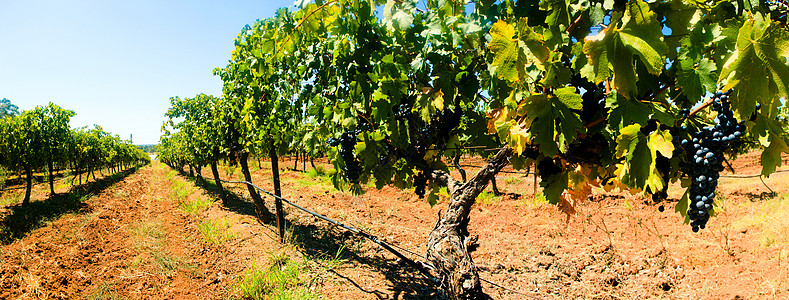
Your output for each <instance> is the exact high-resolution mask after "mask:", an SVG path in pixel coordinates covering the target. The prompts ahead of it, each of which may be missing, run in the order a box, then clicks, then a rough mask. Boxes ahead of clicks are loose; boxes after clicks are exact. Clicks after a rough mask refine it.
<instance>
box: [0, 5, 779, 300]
mask: <svg viewBox="0 0 789 300" xmlns="http://www.w3.org/2000/svg"><path fill="white" fill-rule="evenodd" d="M296 2H297V3H296V4H295V7H294V8H290V9H287V8H286V9H280V10H278V11H277V12H276V14H275V15H274V16H268V17H266V18H263V19H259V20H257V21H256V22H254V23H252V24H250V25H246V26H245V27H244V28H242V30H241V31H240V32H239V33H238V35H237V37H236V39H235V40H234V41H233V45H234V49H233V51H232V52H231V53H230V57H229V60H228V62H227V65H226V66H223V67H219V68H216V69H214V70H213V74H214V75H215V76H217V77H218V78H221V80H222V82H223V89H222V95H219V96H217V95H208V94H198V95H195V96H188V97H181V96H175V97H172V98H170V99H169V104H170V105H169V108H168V110H167V112H166V114H165V117H166V118H167V121H165V122H164V124H163V125H162V136H161V139H160V144H159V145H158V146H157V147H156V150H158V153H157V159H156V161H154V162H153V164H150V165H148V163H149V162H150V160H149V159H148V155H147V154H145V153H144V152H143V151H142V150H140V149H138V148H136V147H134V146H133V145H131V143H130V142H126V141H122V140H120V138H118V137H117V136H113V135H111V134H109V133H106V132H104V131H103V130H102V128H101V127H98V126H96V127H95V128H92V129H86V128H80V129H71V128H70V126H69V118H70V117H72V116H73V115H74V112H72V111H69V110H64V109H62V108H60V107H58V106H56V105H54V104H50V105H49V106H46V107H38V108H36V109H33V110H29V111H23V112H21V113H18V112H17V111H16V109H15V108H14V107H12V106H9V105H8V104H10V102H9V101H8V100H6V99H4V102H3V105H4V106H2V108H3V109H2V111H0V112H3V115H2V123H0V134H2V137H3V139H2V141H0V154H1V156H0V165H2V166H3V170H4V173H7V174H11V176H8V178H9V179H7V180H4V181H5V184H6V185H9V186H11V187H12V188H11V191H10V192H6V191H4V192H3V194H2V196H3V198H6V197H8V198H13V199H12V200H9V202H8V203H6V202H5V201H3V203H5V205H6V206H8V207H10V208H9V209H6V211H5V212H4V213H5V219H4V220H5V221H4V223H3V227H2V228H0V229H2V231H0V233H2V234H3V236H2V240H3V241H4V242H6V243H8V244H9V246H8V248H7V249H3V252H2V255H3V258H2V261H3V262H4V265H7V266H12V267H9V268H4V269H3V270H0V284H2V286H3V288H4V290H5V292H4V293H6V294H4V295H0V296H3V297H21V298H26V297H38V298H49V297H55V298H71V297H72V296H73V295H76V294H78V293H79V292H80V291H90V292H92V293H93V294H92V295H93V296H92V297H94V298H115V297H134V298H140V297H142V298H172V297H180V296H184V297H187V298H225V297H238V298H245V299H248V298H253V299H290V298H297V299H312V298H320V297H327V298H332V299H335V298H337V299H345V298H358V297H361V298H387V299H388V298H395V299H397V298H428V299H434V298H446V299H489V298H510V299H523V298H536V299H553V298H566V299H575V298H597V299H619V298H653V297H654V298H691V297H692V298H712V299H719V298H736V299H739V298H742V297H745V298H762V297H765V298H785V297H789V286H787V284H786V282H789V277H788V276H789V274H787V272H786V271H785V270H786V269H787V268H786V267H785V264H786V258H787V257H789V232H787V228H789V223H787V221H786V219H787V218H786V217H787V215H786V213H785V211H786V208H787V207H786V206H787V205H788V204H787V199H789V198H787V197H788V196H787V185H786V184H785V182H786V181H785V179H786V171H787V170H786V169H782V168H781V167H782V166H784V165H785V164H786V163H787V162H789V161H787V154H789V144H788V143H789V136H788V135H787V130H788V129H789V118H787V112H789V109H787V107H788V106H787V104H786V98H787V97H789V62H788V61H787V60H788V59H789V30H787V28H786V24H787V13H789V5H787V4H786V3H784V2H781V1H763V2H760V1H751V2H747V3H744V2H742V1H737V2H724V1H717V2H713V1H709V2H698V1H689V2H683V1H654V2H646V1H641V0H629V1H624V0H615V1H602V2H595V1H509V0H508V1H485V0H479V1H446V0H426V1H416V0H407V1H400V0H389V1H384V0H369V1H351V0H332V1H322V0H321V1H315V2H312V1H296ZM6 115H7V116H6ZM291 163H292V164H293V165H292V166H291V165H290V164H291ZM105 169H106V170H107V172H108V174H109V175H107V176H106V177H104V176H103V174H102V170H105ZM208 169H210V171H209V170H208ZM97 171H98V172H99V173H100V175H102V176H103V178H100V179H97V178H96V176H95V173H96V172H97ZM41 173H44V176H43V177H44V178H46V180H47V181H48V183H49V185H48V186H49V196H48V198H47V196H44V195H45V194H46V193H42V192H41V191H38V192H35V191H34V190H36V189H37V187H36V186H35V185H34V184H33V182H34V181H41V180H39V179H37V178H38V177H37V174H41ZM58 174H61V175H58ZM83 174H85V175H86V176H85V183H84V184H83V180H82V175H83ZM112 174H114V175H112ZM91 175H92V178H93V181H92V182H91V181H89V179H90V176H91ZM58 176H63V177H66V178H69V177H70V178H71V180H70V182H69V183H68V186H69V187H70V189H68V190H67V191H66V192H61V193H60V194H58V193H56V189H55V184H54V182H55V179H54V178H56V177H58ZM77 179H78V181H77ZM23 181H24V182H23ZM15 186H19V187H20V188H21V186H24V189H25V192H24V196H23V197H22V196H21V193H20V194H19V195H17V196H15V195H16V194H15V192H13V189H15V188H16V187H15ZM9 195H10V196H9ZM31 195H38V197H31ZM17 198H21V201H17V200H16V199H17ZM31 198H38V199H33V200H37V201H32V200H31ZM64 199H66V200H64ZM17 202H20V203H18V204H17ZM37 203H38V204H37ZM41 203H43V204H41ZM31 205H44V206H47V205H49V206H54V207H56V209H47V210H41V211H47V212H48V213H41V212H38V211H40V210H39V209H36V210H30V209H29V207H31ZM49 211H52V212H51V213H49ZM27 221H30V222H27ZM104 234H112V235H116V236H113V238H111V239H109V240H108V241H105V240H104V237H103V235H104ZM26 241H27V242H26ZM31 243H32V244H31ZM31 251H32V253H31ZM48 251H54V252H56V253H60V254H59V255H63V256H62V257H60V256H53V257H54V258H53V257H47V256H44V255H40V254H39V253H45V252H48ZM63 253H79V255H82V256H81V257H78V258H74V259H71V258H69V255H66V254H63ZM64 261H67V262H68V264H64V265H62V267H61V269H64V270H65V269H78V270H79V272H80V273H78V274H77V276H76V277H75V276H69V275H67V274H65V273H64V272H61V273H52V274H44V272H42V271H43V269H41V268H42V267H43V266H44V265H53V264H54V265H56V266H57V265H60V264H63V263H64ZM19 268H21V269H22V270H24V271H20V270H19ZM31 268H33V269H31ZM97 281H98V282H97ZM198 287H199V288H198ZM187 295H188V296H187ZM322 295H323V296H322Z"/></svg>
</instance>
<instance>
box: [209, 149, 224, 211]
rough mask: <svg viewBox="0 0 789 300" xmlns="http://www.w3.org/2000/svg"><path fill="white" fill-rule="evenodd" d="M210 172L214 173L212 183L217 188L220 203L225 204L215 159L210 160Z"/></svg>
mask: <svg viewBox="0 0 789 300" xmlns="http://www.w3.org/2000/svg"><path fill="white" fill-rule="evenodd" d="M211 174H213V175H214V183H215V184H216V188H217V189H218V190H219V199H222V204H227V197H225V189H224V188H222V181H221V180H219V168H217V166H216V161H215V160H214V161H211Z"/></svg>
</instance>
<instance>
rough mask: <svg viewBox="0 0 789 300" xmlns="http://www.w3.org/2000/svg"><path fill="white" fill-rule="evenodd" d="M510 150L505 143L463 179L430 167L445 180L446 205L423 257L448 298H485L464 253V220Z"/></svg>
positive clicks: (441, 180)
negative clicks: (425, 256) (432, 268)
mask: <svg viewBox="0 0 789 300" xmlns="http://www.w3.org/2000/svg"><path fill="white" fill-rule="evenodd" d="M513 153H514V151H513V150H512V149H511V148H509V147H505V148H503V149H502V150H500V151H499V152H498V153H497V154H496V156H494V157H493V159H491V160H490V161H489V162H488V164H487V165H485V166H484V167H482V169H481V170H480V171H479V173H477V175H475V176H474V177H472V178H471V179H470V180H469V181H467V182H465V183H460V182H458V181H456V180H454V179H452V178H451V177H450V176H449V174H447V173H445V172H442V171H434V172H432V173H431V178H432V179H433V180H437V181H439V182H442V183H445V184H446V185H447V189H448V190H449V192H450V200H449V206H448V207H447V209H446V211H445V212H444V214H443V216H441V218H440V219H439V220H438V223H436V226H435V227H434V228H433V231H432V232H430V236H429V237H428V240H427V260H428V262H430V264H432V265H433V266H434V267H435V271H436V272H437V275H438V277H439V279H440V280H441V285H442V288H443V289H444V291H445V292H446V294H447V296H448V297H449V299H453V300H454V299H489V298H490V297H488V296H487V295H485V293H483V292H482V286H481V285H480V281H479V275H478V274H477V267H476V266H475V265H474V261H473V260H472V259H471V256H470V255H469V253H468V248H467V247H466V240H467V239H468V235H469V234H468V222H469V212H470V211H471V205H473V204H474V202H475V201H476V199H477V195H479V194H480V193H481V192H482V191H483V190H484V189H485V187H486V186H487V185H488V182H490V180H491V179H492V178H493V176H495V175H496V173H498V172H499V171H501V169H502V168H504V167H505V166H507V164H509V158H510V156H512V154H513Z"/></svg>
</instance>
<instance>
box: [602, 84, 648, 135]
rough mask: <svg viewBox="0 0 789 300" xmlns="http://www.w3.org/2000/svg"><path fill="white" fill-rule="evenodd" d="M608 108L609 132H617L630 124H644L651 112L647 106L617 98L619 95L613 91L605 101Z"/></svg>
mask: <svg viewBox="0 0 789 300" xmlns="http://www.w3.org/2000/svg"><path fill="white" fill-rule="evenodd" d="M605 106H606V107H608V109H609V110H608V124H609V126H610V129H611V130H614V131H616V130H619V129H620V128H623V127H625V126H628V125H630V124H633V123H635V124H646V123H647V121H648V120H649V115H650V113H651V112H652V110H651V109H650V108H649V106H648V105H646V104H644V103H641V102H639V101H636V100H631V99H627V98H625V97H619V93H617V92H616V91H614V92H613V93H612V94H611V96H609V97H608V98H607V99H606V104H605Z"/></svg>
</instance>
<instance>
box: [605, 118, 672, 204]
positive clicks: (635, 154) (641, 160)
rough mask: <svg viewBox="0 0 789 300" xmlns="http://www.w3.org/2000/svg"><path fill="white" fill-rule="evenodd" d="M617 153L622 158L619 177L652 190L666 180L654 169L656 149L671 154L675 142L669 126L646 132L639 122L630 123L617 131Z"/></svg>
mask: <svg viewBox="0 0 789 300" xmlns="http://www.w3.org/2000/svg"><path fill="white" fill-rule="evenodd" d="M616 142H617V144H616V156H617V157H618V158H623V157H624V159H625V161H624V166H623V167H622V172H621V173H620V174H619V181H621V182H622V183H624V184H625V185H627V186H629V187H631V188H645V189H646V188H648V189H649V190H650V191H652V192H655V191H659V190H661V189H662V188H663V185H664V184H665V182H663V178H662V177H661V176H660V173H659V172H658V170H657V165H656V161H657V152H660V154H662V155H663V156H665V157H668V158H670V157H671V153H672V151H674V145H673V144H672V137H671V133H670V132H669V131H668V130H665V131H664V130H655V131H654V132H652V133H651V134H649V135H647V136H645V135H644V134H643V133H642V132H641V125H639V124H632V125H628V126H625V127H624V128H622V129H621V130H620V131H619V136H618V137H617V139H616Z"/></svg>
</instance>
